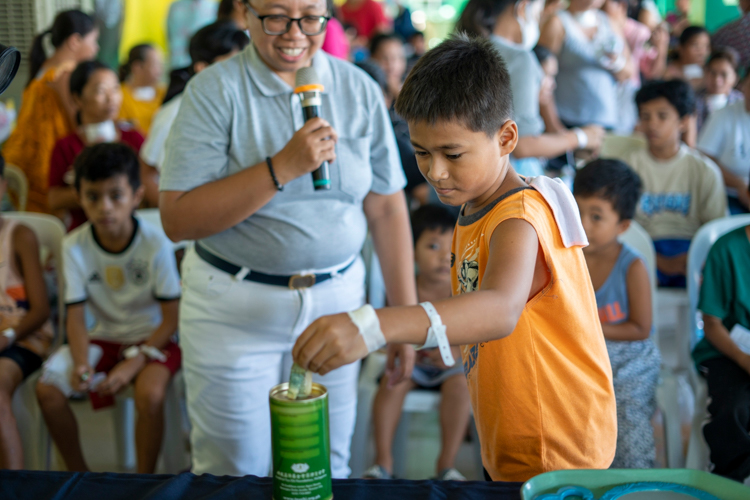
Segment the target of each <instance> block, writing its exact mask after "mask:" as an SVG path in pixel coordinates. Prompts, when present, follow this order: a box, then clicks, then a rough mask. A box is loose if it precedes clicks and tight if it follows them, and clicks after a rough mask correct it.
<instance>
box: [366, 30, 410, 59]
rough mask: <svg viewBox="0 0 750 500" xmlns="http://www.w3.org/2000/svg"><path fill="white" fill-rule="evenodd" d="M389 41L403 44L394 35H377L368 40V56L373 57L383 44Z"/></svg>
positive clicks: (401, 40)
mask: <svg viewBox="0 0 750 500" xmlns="http://www.w3.org/2000/svg"><path fill="white" fill-rule="evenodd" d="M390 41H394V42H398V43H401V44H403V43H404V41H403V39H401V37H400V36H398V35H397V34H396V33H378V34H377V35H375V36H373V37H372V40H370V55H371V56H372V55H374V54H375V53H376V52H377V51H378V50H379V49H380V47H381V46H382V45H383V44H384V43H386V42H390Z"/></svg>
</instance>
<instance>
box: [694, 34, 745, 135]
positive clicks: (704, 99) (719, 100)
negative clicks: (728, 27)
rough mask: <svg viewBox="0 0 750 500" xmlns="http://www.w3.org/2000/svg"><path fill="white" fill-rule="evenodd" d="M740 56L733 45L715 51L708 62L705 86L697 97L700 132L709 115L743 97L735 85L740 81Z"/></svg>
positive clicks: (697, 121)
mask: <svg viewBox="0 0 750 500" xmlns="http://www.w3.org/2000/svg"><path fill="white" fill-rule="evenodd" d="M739 64H740V56H739V54H737V51H736V50H734V49H733V48H731V47H724V48H720V49H718V50H716V51H714V52H713V53H712V54H711V57H709V58H708V62H706V72H705V75H704V79H705V84H706V86H705V88H703V89H701V90H699V91H698V93H697V94H696V99H695V118H696V128H697V130H698V132H700V131H701V129H703V125H705V124H706V120H708V116H709V115H710V114H711V113H713V112H715V111H718V110H720V109H723V108H725V107H727V106H728V105H730V104H734V103H735V102H737V101H741V100H742V99H743V96H742V92H740V91H739V90H737V89H736V88H735V86H736V85H737V82H738V81H739V73H738V71H739Z"/></svg>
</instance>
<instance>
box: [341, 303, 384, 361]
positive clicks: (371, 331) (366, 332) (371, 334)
mask: <svg viewBox="0 0 750 500" xmlns="http://www.w3.org/2000/svg"><path fill="white" fill-rule="evenodd" d="M348 314H349V317H350V318H351V320H352V323H354V324H355V325H356V327H357V328H359V333H360V335H362V338H363V339H364V341H365V345H366V346H367V352H374V351H377V350H378V349H380V348H381V347H384V346H385V344H386V341H385V335H383V330H381V329H380V320H379V319H378V315H377V314H376V313H375V309H374V308H373V307H372V306H371V305H370V304H365V305H363V306H362V307H360V308H359V309H356V310H354V311H351V312H350V313H348Z"/></svg>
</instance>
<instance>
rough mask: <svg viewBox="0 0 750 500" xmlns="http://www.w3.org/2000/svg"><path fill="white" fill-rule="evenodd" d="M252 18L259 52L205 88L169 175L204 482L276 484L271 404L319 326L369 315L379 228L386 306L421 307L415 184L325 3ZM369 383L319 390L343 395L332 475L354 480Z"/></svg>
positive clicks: (273, 2) (226, 67)
mask: <svg viewBox="0 0 750 500" xmlns="http://www.w3.org/2000/svg"><path fill="white" fill-rule="evenodd" d="M246 6H247V17H248V25H249V30H250V34H251V39H252V43H251V44H250V45H249V46H248V48H247V49H245V50H244V51H243V52H242V53H240V54H238V55H237V56H235V57H233V58H231V59H229V60H227V61H224V62H221V63H218V64H216V65H214V66H211V67H210V68H208V69H206V70H205V71H203V72H201V74H199V75H197V76H196V77H195V78H194V79H193V81H191V83H190V85H189V86H188V87H187V89H186V91H185V94H184V98H183V102H182V106H181V108H180V112H179V115H178V116H177V119H176V121H175V125H174V127H173V129H172V132H171V134H170V137H169V139H168V141H167V145H166V148H167V155H166V159H165V164H164V167H163V170H162V176H161V186H160V189H161V195H160V201H159V205H160V209H161V215H162V220H163V223H164V228H165V230H166V232H167V234H168V235H169V236H170V238H172V239H173V240H196V244H195V249H194V250H190V251H189V252H188V254H187V255H186V257H185V260H184V262H183V269H182V270H183V274H182V278H183V298H182V301H181V309H180V346H181V348H182V352H183V368H184V371H185V381H186V385H187V400H188V411H189V415H190V419H191V422H192V426H193V429H192V432H191V443H192V453H193V472H194V473H197V474H201V473H211V474H229V475H244V474H254V475H260V476H263V475H267V474H268V472H269V469H270V459H271V442H270V436H271V432H270V418H269V409H268V392H269V390H270V389H271V388H272V387H273V386H274V385H276V384H278V383H280V382H282V381H283V380H284V378H285V377H286V376H287V374H288V373H289V369H290V367H291V349H292V346H293V345H294V341H295V339H296V338H297V336H299V335H300V334H301V333H302V331H303V330H304V329H305V328H306V327H307V326H308V325H309V324H310V323H311V322H312V321H313V320H315V319H316V318H318V317H320V316H323V315H326V314H332V313H337V312H343V311H349V310H352V309H355V308H357V307H359V306H361V305H362V304H363V303H364V295H365V293H364V265H363V263H362V261H361V259H360V258H359V252H360V250H361V248H362V244H363V242H364V239H365V235H366V233H367V231H368V227H369V231H370V233H371V234H372V238H373V241H374V243H375V248H376V251H377V253H378V255H379V257H380V260H381V264H382V268H383V275H384V279H385V283H386V288H387V294H388V303H389V304H390V305H406V304H415V303H416V291H415V286H414V269H413V255H412V246H411V241H410V239H411V236H410V228H409V220H408V211H407V207H406V202H405V199H404V195H403V192H402V189H403V187H404V185H405V179H404V175H403V172H402V169H401V164H400V160H399V154H398V148H397V146H396V141H395V138H394V135H393V130H392V128H391V124H390V120H389V118H388V112H387V110H386V108H385V105H384V103H383V99H382V94H381V92H380V89H379V88H378V87H377V86H376V84H375V83H374V82H373V81H372V80H371V79H370V78H369V77H368V76H367V75H366V74H365V73H364V72H361V71H360V70H358V69H357V68H355V67H354V66H353V65H351V64H349V63H347V62H344V61H341V60H338V59H335V58H332V57H330V56H328V55H326V54H325V53H323V52H322V51H321V50H320V47H321V45H322V44H323V39H324V36H325V28H326V23H327V20H328V17H329V16H330V12H328V11H327V8H326V2H325V0H252V1H251V2H246ZM307 66H312V68H313V69H314V70H315V72H316V73H317V75H318V78H319V80H320V82H319V83H321V84H322V85H323V87H324V90H323V92H322V94H321V105H320V115H321V117H322V118H314V119H311V120H309V121H307V122H305V121H304V116H303V112H302V109H301V104H300V100H299V98H298V96H296V95H295V94H294V87H295V77H296V73H297V70H299V69H301V68H304V67H307ZM326 161H327V162H329V163H330V178H331V189H330V190H319V191H316V190H314V189H313V180H312V176H311V175H310V173H311V172H312V171H314V170H316V169H317V168H318V167H319V166H320V165H321V163H323V162H326ZM389 354H390V356H389V368H390V373H389V376H391V377H392V378H393V381H394V382H396V381H397V380H399V379H401V378H403V377H407V376H409V374H410V372H411V367H412V366H413V361H414V353H413V350H412V349H411V348H407V349H403V348H394V349H392V350H391V351H390V352H389ZM396 358H399V359H400V362H399V363H395V362H394V360H395V359H396ZM357 375H358V367H357V366H356V365H353V366H347V367H343V368H342V369H340V370H337V371H335V372H332V373H331V374H328V375H326V376H324V377H320V378H318V379H317V380H316V381H318V382H320V383H322V384H323V385H325V386H326V387H327V388H328V391H329V398H330V430H331V466H332V474H333V477H338V478H341V477H346V476H348V474H349V468H348V461H349V447H350V441H351V436H352V433H353V429H354V420H355V412H356V397H357V396H356V394H357V393H356V389H357Z"/></svg>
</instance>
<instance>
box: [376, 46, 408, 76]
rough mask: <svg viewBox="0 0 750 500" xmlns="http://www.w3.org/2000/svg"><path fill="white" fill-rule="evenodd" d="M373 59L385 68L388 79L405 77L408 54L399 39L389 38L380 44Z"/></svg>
mask: <svg viewBox="0 0 750 500" xmlns="http://www.w3.org/2000/svg"><path fill="white" fill-rule="evenodd" d="M372 60H373V61H375V62H376V63H377V64H378V66H380V67H381V68H382V69H383V71H384V72H385V76H386V77H387V78H388V81H396V80H398V81H400V80H401V79H402V78H403V77H404V72H405V71H406V56H405V55H404V46H403V45H402V44H401V42H399V41H398V40H387V41H385V42H383V43H382V44H380V47H379V48H378V51H377V52H376V53H375V54H373V55H372Z"/></svg>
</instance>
